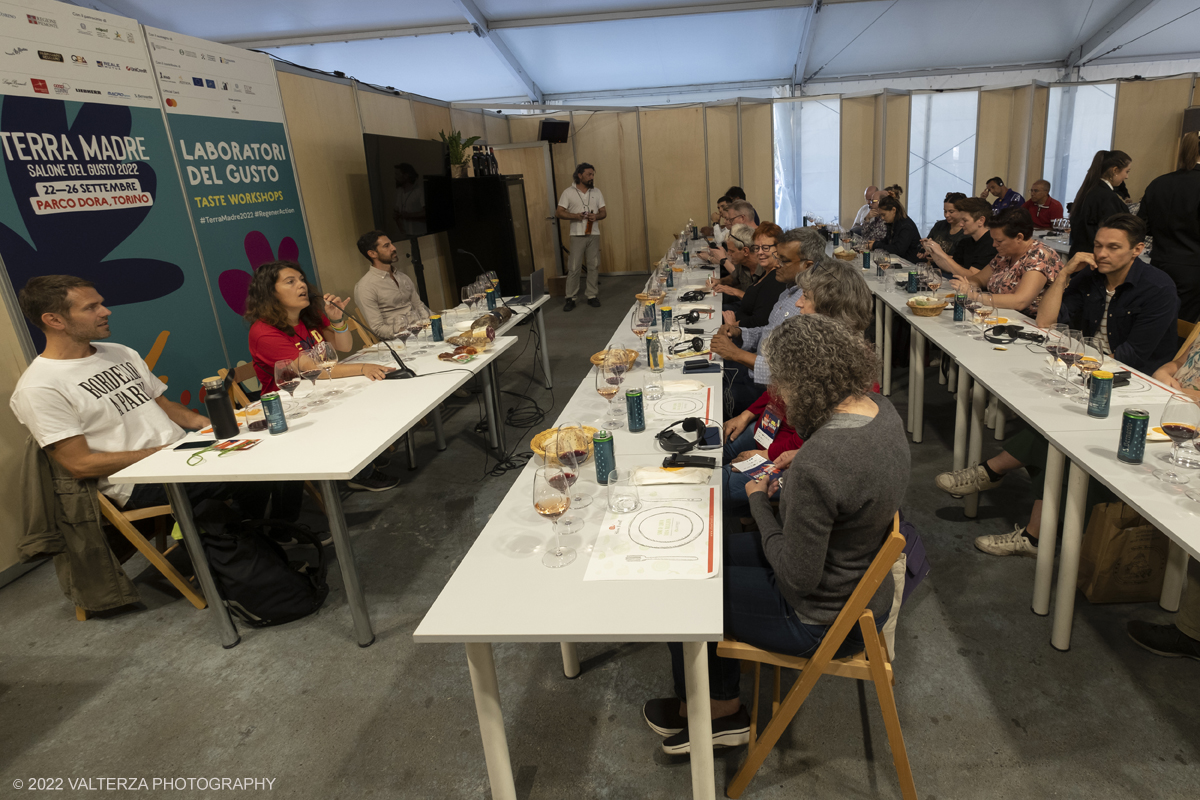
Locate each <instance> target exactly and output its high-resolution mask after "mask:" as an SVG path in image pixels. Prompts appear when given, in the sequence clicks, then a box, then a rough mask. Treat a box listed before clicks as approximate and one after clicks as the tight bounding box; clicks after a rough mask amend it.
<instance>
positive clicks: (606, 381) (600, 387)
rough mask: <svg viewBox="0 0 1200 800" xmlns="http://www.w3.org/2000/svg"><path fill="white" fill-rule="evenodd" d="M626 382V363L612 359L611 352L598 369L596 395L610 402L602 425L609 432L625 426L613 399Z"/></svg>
mask: <svg viewBox="0 0 1200 800" xmlns="http://www.w3.org/2000/svg"><path fill="white" fill-rule="evenodd" d="M624 380H625V362H624V361H623V360H620V359H618V358H614V357H612V355H611V351H610V355H609V356H606V357H605V359H604V361H603V362H601V363H600V365H599V366H597V367H596V394H598V395H600V396H601V397H603V398H604V399H605V400H606V401H608V413H607V414H606V416H605V418H604V420H603V422H602V423H601V424H602V425H603V426H604V427H605V428H608V429H609V430H615V429H617V428H620V427H622V426H623V425H624V423H623V422H621V419H620V417H618V416H617V410H616V408H615V407H614V404H613V399H614V398H615V397H616V396H617V394H619V393H620V391H621V384H622V382H624Z"/></svg>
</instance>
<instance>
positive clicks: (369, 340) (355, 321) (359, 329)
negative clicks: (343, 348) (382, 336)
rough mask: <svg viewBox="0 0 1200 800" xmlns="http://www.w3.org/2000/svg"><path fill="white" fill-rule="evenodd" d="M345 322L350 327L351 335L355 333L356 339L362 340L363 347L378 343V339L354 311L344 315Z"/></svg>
mask: <svg viewBox="0 0 1200 800" xmlns="http://www.w3.org/2000/svg"><path fill="white" fill-rule="evenodd" d="M346 322H347V323H348V324H349V326H350V332H351V333H357V334H358V338H360V339H362V343H363V347H370V346H371V345H373V344H377V343H378V342H379V337H378V336H376V335H375V334H373V333H371V329H370V328H368V327H367V324H366V323H365V322H363V320H362V317H360V316H359V315H358V312H357V311H355V312H354V313H352V314H346Z"/></svg>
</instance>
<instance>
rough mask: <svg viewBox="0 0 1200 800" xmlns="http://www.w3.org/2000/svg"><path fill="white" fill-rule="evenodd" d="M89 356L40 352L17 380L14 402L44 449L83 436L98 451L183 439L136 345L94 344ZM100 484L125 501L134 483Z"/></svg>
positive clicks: (103, 481)
mask: <svg viewBox="0 0 1200 800" xmlns="http://www.w3.org/2000/svg"><path fill="white" fill-rule="evenodd" d="M92 346H93V347H95V348H96V352H95V353H94V354H93V355H90V356H88V357H87V358H71V359H53V358H43V357H42V356H38V357H37V358H35V359H34V360H33V363H32V364H30V365H29V369H27V370H25V374H23V375H22V376H21V379H20V380H19V381H17V388H16V390H15V391H14V392H13V395H12V399H11V400H10V401H9V406H10V407H11V408H12V410H13V413H14V414H16V415H17V419H18V420H20V422H21V424H23V425H24V426H25V427H26V428H28V429H29V432H30V433H32V434H33V437H34V438H35V439H37V442H38V444H40V445H41V446H42V447H46V446H47V445H51V444H54V443H55V442H61V441H62V440H64V439H70V438H71V437H72V436H83V437H84V439H86V441H87V445H88V447H89V448H91V449H92V450H94V451H95V452H97V453H120V452H125V451H128V450H141V449H143V448H147V447H161V446H162V445H165V444H170V443H171V442H174V441H177V440H178V439H181V438H183V435H184V431H183V428H181V427H179V426H178V425H176V424H175V423H174V422H172V421H171V418H170V417H168V416H167V414H166V412H165V411H163V410H162V407H161V406H159V404H158V403H156V402H154V400H155V398H157V397H159V396H160V395H162V394H163V393H164V392H165V391H166V390H167V387H166V386H165V385H164V384H163V382H162V381H160V380H159V379H158V378H156V377H155V376H154V374H153V373H152V372H151V371H150V367H148V366H146V362H145V361H143V360H142V357H141V356H139V355H138V354H137V351H136V350H132V349H130V348H128V347H125V346H124V345H120V344H106V343H104V342H93V343H92ZM98 486H99V489H100V491H101V492H103V493H104V494H106V495H108V496H109V497H111V498H112V499H113V500H116V501H117V502H118V504H120V505H124V504H125V501H126V500H128V499H129V495H130V494H132V493H133V485H132V484H120V485H116V484H112V483H110V482H109V481H108V480H107V479H105V478H101V479H100V480H99V483H98Z"/></svg>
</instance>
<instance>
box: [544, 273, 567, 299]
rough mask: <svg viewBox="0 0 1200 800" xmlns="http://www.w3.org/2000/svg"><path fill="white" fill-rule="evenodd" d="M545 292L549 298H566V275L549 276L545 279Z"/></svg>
mask: <svg viewBox="0 0 1200 800" xmlns="http://www.w3.org/2000/svg"><path fill="white" fill-rule="evenodd" d="M546 291H547V292H549V293H550V296H551V297H566V295H567V276H566V275H549V276H547V278H546Z"/></svg>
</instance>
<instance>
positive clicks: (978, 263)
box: [921, 197, 996, 278]
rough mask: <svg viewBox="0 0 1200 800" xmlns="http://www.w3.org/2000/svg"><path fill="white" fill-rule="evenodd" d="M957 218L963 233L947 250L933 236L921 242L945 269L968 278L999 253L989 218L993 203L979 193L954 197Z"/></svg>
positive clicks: (931, 259)
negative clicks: (951, 249)
mask: <svg viewBox="0 0 1200 800" xmlns="http://www.w3.org/2000/svg"><path fill="white" fill-rule="evenodd" d="M954 209H955V211H956V212H958V213H957V216H958V221H959V222H961V223H962V230H963V236H962V238H961V239H959V240H958V244H956V245H955V246H954V250H953V251H950V252H947V251H946V250H945V249H943V248H942V245H941V244H940V243H939V242H937V241H934V240H933V239H926V240H924V241H923V242H921V244H922V245H923V246H924V248H925V252H926V253H927V254H928V255H929V260H930V261H932V262H933V263H934V264H936V265H937V266H938V268H939V269H941V270H942V271H943V272H945V273H949V274H950V275H951V276H957V277H959V278H969V277H971V276H972V275H974V274H975V273H976V272H979V271H980V270H981V269H983V268H984V267H986V266H987V265H988V264H990V263H991V262H992V259H993V258H995V257H996V244H995V242H993V241H992V234H991V231H989V230H988V226H987V221H988V220H989V219H991V218H992V206H991V204H990V203H988V201H987V200H983V199H981V198H978V197H964V198H963V199H961V200H956V201H954Z"/></svg>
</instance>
